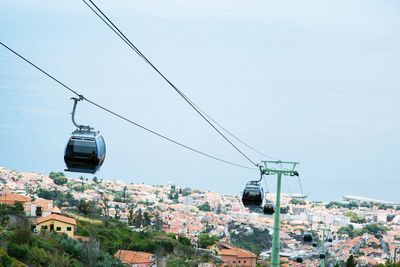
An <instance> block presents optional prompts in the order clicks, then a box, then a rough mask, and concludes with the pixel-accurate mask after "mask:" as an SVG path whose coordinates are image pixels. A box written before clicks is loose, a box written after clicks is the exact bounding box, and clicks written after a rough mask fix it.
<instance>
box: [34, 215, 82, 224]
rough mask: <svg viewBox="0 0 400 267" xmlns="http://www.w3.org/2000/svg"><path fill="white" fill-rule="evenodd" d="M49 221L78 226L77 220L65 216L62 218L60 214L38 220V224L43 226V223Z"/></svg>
mask: <svg viewBox="0 0 400 267" xmlns="http://www.w3.org/2000/svg"><path fill="white" fill-rule="evenodd" d="M48 220H55V221H59V222H64V223H68V224H72V225H76V220H75V219H74V218H69V217H65V216H62V215H58V214H50V215H47V216H45V217H41V218H38V219H37V220H36V223H37V224H41V223H43V222H46V221H48Z"/></svg>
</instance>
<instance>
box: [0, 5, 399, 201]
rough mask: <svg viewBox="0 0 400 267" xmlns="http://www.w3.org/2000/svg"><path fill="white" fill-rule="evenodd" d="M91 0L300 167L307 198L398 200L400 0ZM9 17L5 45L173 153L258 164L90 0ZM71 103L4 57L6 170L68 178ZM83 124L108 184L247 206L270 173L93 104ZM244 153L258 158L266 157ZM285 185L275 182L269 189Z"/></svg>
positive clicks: (1, 125)
mask: <svg viewBox="0 0 400 267" xmlns="http://www.w3.org/2000/svg"><path fill="white" fill-rule="evenodd" d="M95 3H96V4H98V5H99V7H101V8H102V9H103V11H104V12H105V13H106V14H108V15H109V17H110V18H111V19H112V20H114V22H115V23H116V24H117V25H119V27H120V28H121V30H122V31H123V32H124V33H125V34H126V36H128V37H129V38H130V40H131V41H132V42H133V43H134V44H135V45H136V46H137V47H138V48H139V49H140V50H141V51H142V52H143V53H144V54H145V55H146V56H147V57H148V58H149V59H150V60H151V61H152V62H153V63H154V64H155V65H156V66H157V67H158V68H159V69H160V70H161V71H162V72H163V73H164V74H165V75H166V76H167V77H168V78H169V79H170V80H171V81H173V83H174V84H175V85H177V86H178V88H179V89H180V90H182V91H183V92H184V93H185V94H186V95H188V96H189V97H190V98H191V100H193V101H194V102H195V103H196V104H197V105H198V106H200V107H201V108H202V109H203V110H205V111H206V112H207V113H208V114H209V115H211V116H212V117H213V118H214V119H215V120H217V121H218V122H219V123H221V124H222V125H223V126H224V127H225V128H227V129H229V130H230V131H231V132H233V133H234V134H235V135H237V136H238V137H240V138H241V139H243V140H244V141H245V142H246V143H248V144H250V145H251V146H254V147H255V148H257V149H258V150H260V151H262V152H263V153H265V154H267V155H269V156H271V157H274V158H279V159H281V160H293V161H299V162H300V165H299V167H298V170H299V172H300V175H301V182H302V187H303V191H304V194H307V195H308V196H309V197H310V198H311V199H313V200H324V201H328V200H340V199H341V197H342V196H344V195H360V196H368V197H374V198H379V199H384V200H389V201H398V202H400V194H398V192H399V179H400V170H399V168H398V166H400V164H399V163H400V157H399V156H398V152H399V150H400V141H399V137H400V125H399V117H400V116H399V115H400V108H399V107H400V89H399V88H400V80H399V77H400V16H399V15H398V14H399V11H400V4H399V3H398V1H386V0H385V1H369V0H366V1H361V0H360V1H356V0H350V1H344V0H343V1H316V0H315V1H311V0H306V1H278V2H277V1H261V0H249V1H236V0H220V1H215V0H204V1H188V0H167V1H166V0H149V1H122V0H117V1H105V0H97V1H96V2H95ZM0 7H1V8H0V41H1V42H3V43H5V44H6V45H8V46H10V47H12V48H13V49H15V50H16V51H18V52H19V53H21V54H22V55H24V56H26V57H27V58H28V59H29V60H31V61H32V62H34V63H35V64H37V65H38V66H41V67H42V68H44V69H45V70H47V71H48V72H50V73H51V74H52V75H54V76H55V77H56V78H57V79H59V80H61V81H62V82H64V83H65V84H67V85H69V86H70V87H72V88H73V89H74V90H77V91H79V92H80V93H82V94H83V95H85V96H86V97H88V98H90V99H92V100H94V101H96V102H98V103H100V104H102V105H104V106H106V107H108V108H110V109H112V110H114V111H116V112H118V113H121V114H122V115H125V116H127V117H129V118H130V119H132V120H133V121H135V122H138V123H141V124H143V125H144V126H146V127H149V128H151V129H153V130H155V131H157V132H160V133H162V134H165V135H167V136H168V137H172V138H173V139H175V140H177V141H180V142H182V143H184V144H187V145H189V146H191V147H194V148H196V149H199V150H201V151H203V152H206V153H209V154H212V155H214V156H217V157H221V158H223V159H226V160H229V161H232V162H235V163H239V164H242V165H246V166H251V164H249V162H248V161H246V159H245V158H243V157H242V156H241V155H240V154H239V153H238V152H237V151H235V150H234V149H233V148H232V147H231V146H230V145H229V144H228V143H227V142H225V141H224V140H223V139H222V138H221V137H220V136H219V135H218V134H217V133H216V132H215V131H213V129H211V127H210V126H209V125H207V123H206V122H204V121H203V120H202V119H201V118H200V117H199V116H198V115H197V114H196V113H195V111H194V110H192V109H191V108H190V107H189V106H188V104H187V103H185V102H184V101H183V100H182V99H181V98H180V97H179V95H178V94H177V93H176V92H174V91H173V90H172V89H171V87H169V86H168V84H166V83H165V82H164V81H163V80H162V79H161V78H160V77H159V76H157V74H156V73H155V72H154V71H153V70H152V69H151V68H150V67H149V66H148V65H146V64H145V63H144V62H143V60H141V59H140V58H139V57H138V56H137V55H136V54H135V53H133V51H132V50H130V49H129V48H128V47H127V46H126V45H125V44H124V43H123V42H122V41H121V40H120V39H118V38H117V37H116V36H115V35H114V34H113V33H112V32H111V31H110V30H109V29H108V28H107V27H106V26H105V25H104V24H103V23H102V22H101V21H100V20H99V19H98V18H97V17H96V16H95V15H94V14H93V13H91V11H90V10H89V9H88V8H87V7H86V6H85V5H84V3H83V2H82V1H78V0H77V1H67V0H59V1H50V0H38V1H28V0H20V1H6V0H0ZM72 96H73V95H71V93H69V92H67V91H66V90H65V89H63V88H62V87H60V86H59V85H57V84H56V83H55V82H53V81H51V80H50V79H48V78H47V77H45V76H44V75H43V74H41V73H40V72H38V71H37V70H35V69H33V68H32V67H30V66H29V65H27V64H26V63H24V62H23V61H21V60H20V59H18V58H17V57H16V56H14V55H13V54H11V53H10V52H9V51H7V50H5V49H4V48H2V47H0V166H4V167H7V168H11V169H16V170H19V171H35V172H41V173H47V172H50V171H63V169H64V168H65V166H64V162H63V150H64V146H65V144H66V142H67V140H68V137H69V135H70V133H71V132H72V131H73V130H74V127H73V124H72V122H71V119H70V112H71V109H72V104H73V103H72V101H71V100H69V98H70V97H72ZM76 119H77V121H78V122H79V123H82V124H90V125H91V126H93V127H95V128H96V129H97V130H100V131H101V132H102V134H103V136H104V138H105V141H106V143H107V158H106V161H105V163H104V165H103V167H102V169H101V171H100V172H98V173H97V174H96V175H97V176H98V177H100V178H103V179H112V180H123V181H125V182H129V183H147V184H167V183H168V182H172V183H174V184H177V185H181V186H189V187H193V188H201V189H208V190H212V191H217V192H220V193H228V194H237V193H240V192H241V190H242V189H243V187H244V185H245V184H246V182H247V181H248V180H251V179H256V178H258V176H259V174H258V172H257V171H256V170H254V171H253V170H246V169H241V168H237V167H234V166H229V165H225V164H223V163H220V162H218V161H214V160H211V159H208V158H205V157H203V156H201V155H197V154H194V153H192V152H190V151H187V150H185V149H183V148H180V147H178V146H176V145H174V144H171V143H169V142H166V141H165V140H162V139H160V138H158V137H156V136H153V135H151V134H149V133H147V132H144V131H143V130H141V129H139V128H136V127H134V126H132V125H129V124H127V123H126V122H124V121H121V120H120V119H118V118H116V117H113V116H111V115H109V114H107V113H104V112H103V111H101V110H99V109H96V108H95V107H93V106H91V105H89V104H87V103H80V104H79V105H78V110H77V118H76ZM238 145H239V146H240V144H238ZM240 147H241V149H243V151H245V153H246V154H247V155H248V156H249V157H250V158H251V159H252V160H254V161H256V162H260V161H261V160H266V159H267V158H265V157H263V156H261V155H259V154H257V153H254V152H253V151H251V150H249V149H247V148H246V147H243V146H240ZM68 175H70V176H71V177H77V176H79V174H73V173H71V174H68ZM86 176H87V177H91V176H90V175H86ZM275 180H276V178H275V177H271V176H268V177H267V178H266V181H267V185H268V188H269V190H270V192H274V191H275V186H276V185H275ZM283 191H284V192H287V193H300V185H299V182H298V180H297V179H295V178H292V177H286V178H285V179H284V180H283Z"/></svg>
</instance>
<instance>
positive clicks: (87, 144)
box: [64, 129, 106, 174]
mask: <svg viewBox="0 0 400 267" xmlns="http://www.w3.org/2000/svg"><path fill="white" fill-rule="evenodd" d="M105 156H106V144H105V142H104V139H103V136H102V135H101V134H100V132H94V131H81V130H79V129H78V130H76V131H74V132H73V133H72V135H71V137H70V139H69V141H68V143H67V145H66V147H65V154H64V161H65V164H66V165H67V169H65V170H66V171H71V172H83V173H92V174H93V173H96V172H97V171H98V170H99V169H100V167H101V165H103V162H104V159H105Z"/></svg>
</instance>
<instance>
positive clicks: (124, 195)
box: [122, 185, 128, 203]
mask: <svg viewBox="0 0 400 267" xmlns="http://www.w3.org/2000/svg"><path fill="white" fill-rule="evenodd" d="M127 191H128V187H127V186H126V185H125V186H124V189H123V191H122V197H123V199H124V203H126V199H127Z"/></svg>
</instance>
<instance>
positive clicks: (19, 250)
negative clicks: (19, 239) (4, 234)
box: [7, 243, 29, 260]
mask: <svg viewBox="0 0 400 267" xmlns="http://www.w3.org/2000/svg"><path fill="white" fill-rule="evenodd" d="M7 252H8V254H9V255H10V256H12V257H14V258H17V259H19V260H24V259H26V258H27V256H28V253H29V245H28V244H16V243H9V244H8V246H7Z"/></svg>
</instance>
